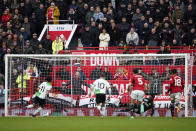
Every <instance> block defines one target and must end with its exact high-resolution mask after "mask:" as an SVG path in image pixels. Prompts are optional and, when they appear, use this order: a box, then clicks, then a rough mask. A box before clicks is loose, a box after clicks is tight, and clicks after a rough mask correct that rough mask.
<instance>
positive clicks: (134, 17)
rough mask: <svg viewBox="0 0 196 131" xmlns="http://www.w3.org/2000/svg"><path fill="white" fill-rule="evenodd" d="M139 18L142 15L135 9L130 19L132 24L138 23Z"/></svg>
mask: <svg viewBox="0 0 196 131" xmlns="http://www.w3.org/2000/svg"><path fill="white" fill-rule="evenodd" d="M141 16H142V13H140V9H139V8H137V9H136V13H134V14H133V17H132V20H133V23H137V22H139V21H140V18H141Z"/></svg>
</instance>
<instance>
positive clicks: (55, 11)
mask: <svg viewBox="0 0 196 131" xmlns="http://www.w3.org/2000/svg"><path fill="white" fill-rule="evenodd" d="M59 16H60V11H59V8H58V7H57V6H55V3H54V2H51V4H50V7H48V9H47V14H46V17H47V19H48V20H50V21H52V20H55V21H53V22H49V23H53V24H59V21H57V20H59Z"/></svg>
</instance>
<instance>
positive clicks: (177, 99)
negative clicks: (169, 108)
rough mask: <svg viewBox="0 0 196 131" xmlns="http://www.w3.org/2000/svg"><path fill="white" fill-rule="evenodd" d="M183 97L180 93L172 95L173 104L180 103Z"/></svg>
mask: <svg viewBox="0 0 196 131" xmlns="http://www.w3.org/2000/svg"><path fill="white" fill-rule="evenodd" d="M181 96H182V94H181V93H180V92H177V93H172V94H171V95H170V99H171V102H172V103H178V102H180V99H181Z"/></svg>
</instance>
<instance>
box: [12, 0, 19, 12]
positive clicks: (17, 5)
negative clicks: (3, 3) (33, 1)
mask: <svg viewBox="0 0 196 131" xmlns="http://www.w3.org/2000/svg"><path fill="white" fill-rule="evenodd" d="M19 6H20V4H19V2H18V0H13V2H11V6H10V9H11V10H12V11H13V10H15V9H18V8H19Z"/></svg>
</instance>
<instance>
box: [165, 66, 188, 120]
mask: <svg viewBox="0 0 196 131" xmlns="http://www.w3.org/2000/svg"><path fill="white" fill-rule="evenodd" d="M176 74H177V70H176V69H173V70H172V76H171V77H170V80H169V83H170V87H169V90H168V91H169V92H170V99H171V105H170V110H171V115H172V117H173V116H174V109H175V107H177V113H179V112H180V99H181V95H182V92H183V90H184V80H183V79H182V77H180V76H178V75H176Z"/></svg>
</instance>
